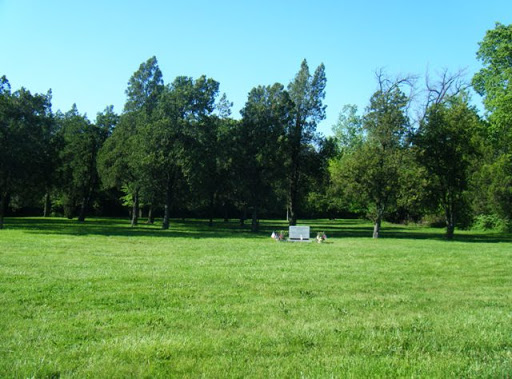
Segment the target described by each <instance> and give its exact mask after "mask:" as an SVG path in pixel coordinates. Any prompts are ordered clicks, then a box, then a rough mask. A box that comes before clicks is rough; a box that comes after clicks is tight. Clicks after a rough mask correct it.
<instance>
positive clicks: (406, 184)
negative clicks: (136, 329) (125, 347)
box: [0, 23, 512, 238]
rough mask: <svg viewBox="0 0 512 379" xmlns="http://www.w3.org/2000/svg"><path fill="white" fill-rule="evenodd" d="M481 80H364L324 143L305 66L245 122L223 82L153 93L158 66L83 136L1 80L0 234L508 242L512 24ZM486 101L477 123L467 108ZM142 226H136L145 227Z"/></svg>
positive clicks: (247, 113) (488, 50)
mask: <svg viewBox="0 0 512 379" xmlns="http://www.w3.org/2000/svg"><path fill="white" fill-rule="evenodd" d="M477 58H478V59H479V60H480V62H481V63H482V66H483V68H482V69H481V70H480V71H479V72H478V73H477V74H475V75H474V77H473V78H472V80H471V81H470V82H469V81H468V80H467V79H466V78H465V77H464V73H463V72H462V71H459V72H456V73H450V72H448V71H443V72H441V73H440V74H437V75H436V76H435V77H434V78H432V77H429V76H427V77H426V78H425V85H424V86H423V87H422V88H419V86H418V83H419V82H420V81H419V80H418V77H415V76H412V75H409V76H401V77H391V76H388V75H387V74H386V73H384V72H383V71H378V72H377V73H376V79H377V80H376V81H377V90H376V91H375V93H374V94H373V95H372V96H371V98H370V99H369V104H368V106H367V107H366V109H365V110H364V112H363V113H362V114H359V112H358V109H357V108H356V107H355V106H353V105H346V106H344V107H343V110H342V112H341V113H340V116H339V120H338V122H337V124H336V125H335V126H334V127H333V132H334V135H333V136H332V137H325V136H322V135H320V134H319V133H318V132H317V124H318V123H319V122H320V121H321V120H323V119H324V118H325V105H324V97H325V86H326V75H325V68H324V66H323V64H322V65H320V66H318V67H317V68H316V70H315V71H314V72H313V73H311V72H310V69H309V67H308V64H307V62H306V61H305V60H304V61H303V62H302V64H301V66H300V70H299V71H298V73H297V74H296V75H295V77H294V78H293V80H291V82H290V83H289V84H288V85H287V86H284V85H282V84H280V83H275V84H273V85H268V86H258V87H255V88H253V89H252V90H251V91H250V92H249V94H248V98H247V101H246V103H245V106H244V107H243V109H242V110H241V116H242V117H241V119H240V120H236V119H233V118H232V117H231V107H232V104H231V103H230V102H229V100H228V98H227V96H226V95H225V94H222V95H220V93H219V83H218V82H217V81H215V80H213V79H211V78H207V77H205V76H201V77H199V78H197V79H194V78H190V77H186V76H179V77H177V78H175V79H174V81H172V82H171V83H164V80H163V75H162V72H161V71H160V69H159V66H158V62H157V59H156V58H155V57H152V58H150V59H149V60H147V61H146V62H144V63H142V64H141V65H140V67H139V69H138V70H137V71H136V72H135V73H134V74H133V75H132V77H131V78H130V79H129V81H128V86H127V89H126V95H127V100H126V104H125V107H124V110H123V112H122V113H121V114H116V113H115V112H114V109H113V107H112V106H108V107H106V108H105V110H104V111H103V112H101V113H98V114H97V116H96V120H95V121H94V122H92V121H90V120H89V119H88V118H87V117H86V116H85V115H82V114H80V113H79V111H78V109H77V107H76V105H74V106H73V107H72V109H71V110H70V111H68V112H66V113H61V112H60V111H57V112H56V113H54V112H53V111H52V108H51V91H49V92H48V93H47V94H32V93H30V91H29V90H27V89H24V88H21V89H19V90H17V91H14V92H13V91H11V88H10V85H9V82H8V80H7V78H6V77H5V76H4V77H2V78H0V228H2V227H3V224H4V216H5V215H9V214H12V215H16V214H18V215H19V214H27V213H30V214H43V215H44V216H49V215H62V216H65V217H68V218H74V217H76V218H77V219H78V221H84V220H85V218H86V216H87V215H91V214H94V215H105V216H113V215H122V214H125V215H128V213H129V214H130V216H131V222H132V225H137V223H138V222H139V217H141V216H144V218H145V221H146V222H149V223H152V222H154V219H155V217H159V218H162V226H163V228H164V229H167V228H169V220H170V218H171V217H178V216H179V217H188V216H195V217H207V218H209V219H210V222H213V219H214V218H225V219H229V218H237V219H240V222H241V224H242V225H243V224H244V222H245V220H246V219H249V220H251V222H250V224H251V227H252V230H257V229H258V220H259V218H260V217H283V218H284V217H288V220H289V222H290V224H291V225H293V224H295V223H296V222H297V219H298V217H302V218H307V217H331V218H332V217H340V216H341V217H347V216H353V217H367V218H369V219H371V220H372V221H373V222H374V225H375V227H374V237H378V236H379V231H380V225H381V222H382V220H390V221H393V222H409V221H413V222H420V221H424V222H431V223H440V224H442V225H443V226H445V227H446V229H447V237H448V238H451V237H452V236H453V233H454V229H455V227H457V226H459V227H468V226H470V225H473V226H479V227H481V228H495V229H496V228H499V229H503V230H505V229H507V228H508V227H509V225H510V220H511V218H512V88H511V87H510V86H511V84H510V83H512V25H510V26H505V25H502V24H499V23H498V24H496V27H495V28H494V29H493V30H490V31H488V32H487V33H486V35H485V37H484V39H483V40H482V42H481V43H480V48H479V50H478V52H477ZM470 86H472V87H473V89H474V90H475V91H476V92H477V93H478V94H480V95H481V96H483V104H484V106H485V109H486V114H485V117H481V116H480V115H479V114H478V111H477V109H475V107H473V106H471V105H470V98H469V96H470V93H469V89H470ZM146 219H147V220H146Z"/></svg>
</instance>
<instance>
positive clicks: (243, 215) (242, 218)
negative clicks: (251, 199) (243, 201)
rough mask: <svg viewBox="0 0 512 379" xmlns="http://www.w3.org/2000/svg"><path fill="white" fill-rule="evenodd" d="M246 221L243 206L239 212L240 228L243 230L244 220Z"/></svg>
mask: <svg viewBox="0 0 512 379" xmlns="http://www.w3.org/2000/svg"><path fill="white" fill-rule="evenodd" d="M246 219H247V207H246V206H244V208H243V209H242V211H241V212H240V226H241V227H242V228H243V227H244V226H245V220H246Z"/></svg>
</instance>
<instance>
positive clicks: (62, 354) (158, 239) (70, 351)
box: [0, 219, 512, 377]
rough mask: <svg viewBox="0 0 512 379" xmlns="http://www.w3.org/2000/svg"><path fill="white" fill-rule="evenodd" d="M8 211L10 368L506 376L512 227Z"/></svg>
mask: <svg viewBox="0 0 512 379" xmlns="http://www.w3.org/2000/svg"><path fill="white" fill-rule="evenodd" d="M304 224H310V225H311V226H312V231H313V232H316V231H325V232H326V233H327V236H328V237H329V238H328V241H327V243H324V244H317V243H283V242H281V243H279V242H275V241H273V240H271V239H270V237H269V236H270V233H271V232H272V230H274V229H285V228H286V227H285V224H284V223H281V224H279V223H278V222H275V221H274V222H270V221H269V222H263V223H262V232H261V233H259V234H251V233H249V232H247V231H243V230H240V229H239V228H238V227H237V224H236V223H235V222H233V223H230V224H223V223H221V222H218V223H216V225H215V226H214V227H213V228H208V226H207V223H206V222H203V221H197V220H196V221H178V220H173V223H171V230H168V231H163V230H160V229H159V228H158V226H147V225H141V226H140V227H137V228H134V229H132V228H130V227H129V223H128V221H125V220H107V219H95V220H89V221H86V222H85V223H84V224H82V225H80V224H77V223H76V221H68V220H64V219H7V220H6V229H5V230H1V231H0V377H59V376H62V377H71V376H77V377H84V376H89V377H129V376H136V377H182V376H185V377H198V376H205V377H301V376H305V377H332V376H334V377H368V376H371V377H397V376H398V377H401V376H406V377H412V376H420V377H510V376H512V238H511V236H510V235H496V234H478V235H477V234H473V233H470V232H457V233H458V234H457V235H456V240H455V241H452V242H447V241H444V240H443V238H442V235H443V230H439V229H429V228H420V227H404V226H394V225H388V224H385V225H384V228H383V230H382V235H383V237H384V238H382V239H379V240H373V239H371V238H370V237H371V225H369V224H367V223H364V222H362V221H357V220H339V221H326V220H319V221H314V222H304Z"/></svg>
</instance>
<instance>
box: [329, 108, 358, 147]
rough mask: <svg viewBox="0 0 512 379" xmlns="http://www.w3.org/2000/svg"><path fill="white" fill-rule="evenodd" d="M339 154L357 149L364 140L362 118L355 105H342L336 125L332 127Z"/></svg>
mask: <svg viewBox="0 0 512 379" xmlns="http://www.w3.org/2000/svg"><path fill="white" fill-rule="evenodd" d="M332 131H333V133H334V138H335V139H336V142H337V143H338V149H339V151H340V153H341V154H344V153H345V152H351V151H354V150H357V149H358V148H359V147H361V145H362V144H363V142H364V139H365V135H364V130H363V119H362V117H361V116H359V115H358V114H357V106H356V105H350V104H347V105H344V106H343V108H342V111H341V112H340V114H339V116H338V121H337V123H336V125H334V126H333V127H332Z"/></svg>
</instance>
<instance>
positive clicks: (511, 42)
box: [473, 23, 512, 153]
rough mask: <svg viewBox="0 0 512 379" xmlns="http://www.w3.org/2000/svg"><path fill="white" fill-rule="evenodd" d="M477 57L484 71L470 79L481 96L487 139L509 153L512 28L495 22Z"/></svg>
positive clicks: (510, 138) (511, 125)
mask: <svg viewBox="0 0 512 379" xmlns="http://www.w3.org/2000/svg"><path fill="white" fill-rule="evenodd" d="M479 45H480V48H479V49H478V52H477V58H478V59H479V60H480V61H481V62H482V64H483V68H482V69H481V70H480V71H479V72H477V73H476V74H475V75H474V76H473V87H474V88H475V90H476V91H477V92H478V93H479V94H480V95H481V96H483V98H484V99H483V103H484V105H485V108H486V110H487V112H488V117H489V121H490V124H489V127H490V128H491V130H490V131H491V133H490V136H491V137H492V138H493V141H494V142H495V143H496V146H497V147H499V148H500V150H499V151H503V152H505V153H510V149H511V141H512V25H508V26H505V25H503V24H500V23H496V27H495V28H494V29H493V30H489V31H487V33H486V35H485V37H484V39H483V41H482V42H480V44H479Z"/></svg>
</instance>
